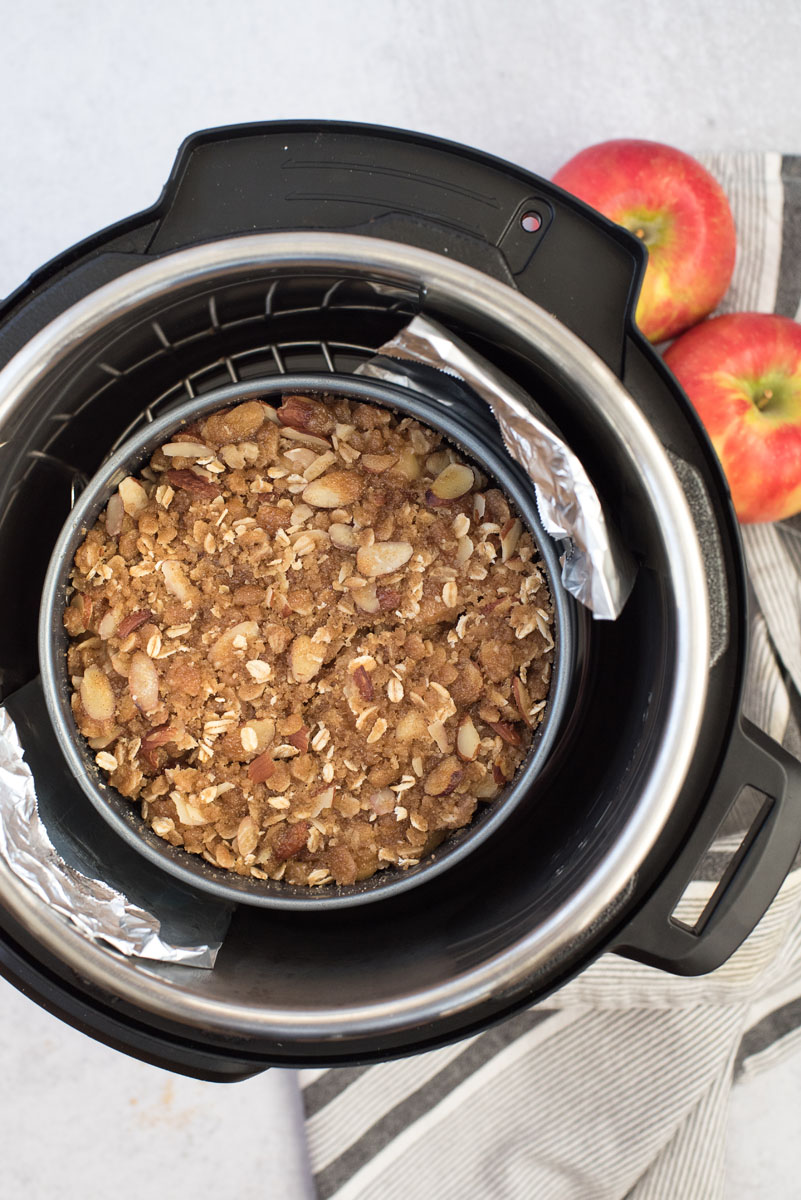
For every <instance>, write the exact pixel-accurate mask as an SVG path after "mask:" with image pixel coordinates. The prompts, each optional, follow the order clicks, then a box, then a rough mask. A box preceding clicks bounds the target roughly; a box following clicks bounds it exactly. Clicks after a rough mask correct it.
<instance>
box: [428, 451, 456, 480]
mask: <svg viewBox="0 0 801 1200" xmlns="http://www.w3.org/2000/svg"><path fill="white" fill-rule="evenodd" d="M450 463H451V456H450V455H449V454H448V451H447V450H436V451H435V452H434V453H433V454H429V456H428V458H427V459H426V470H427V471H428V473H429V475H433V476H437V475H439V474H440V473H441V472H442V471H444V470H445V468H446V467H449V466H450Z"/></svg>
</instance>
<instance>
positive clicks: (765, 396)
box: [756, 388, 773, 412]
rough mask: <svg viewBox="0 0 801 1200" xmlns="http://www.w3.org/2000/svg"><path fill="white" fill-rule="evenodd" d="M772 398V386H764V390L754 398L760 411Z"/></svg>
mask: <svg viewBox="0 0 801 1200" xmlns="http://www.w3.org/2000/svg"><path fill="white" fill-rule="evenodd" d="M772 399H773V388H765V390H764V392H762V394H761V395H760V396H757V398H756V406H757V408H758V409H759V411H760V412H762V410H763V409H764V408H765V405H766V404H767V403H768V401H770V400H772Z"/></svg>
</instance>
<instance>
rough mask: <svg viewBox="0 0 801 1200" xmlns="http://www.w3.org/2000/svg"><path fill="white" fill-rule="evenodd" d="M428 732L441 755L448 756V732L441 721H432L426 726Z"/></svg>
mask: <svg viewBox="0 0 801 1200" xmlns="http://www.w3.org/2000/svg"><path fill="white" fill-rule="evenodd" d="M428 732H429V734H430V736H431V737H432V738H433V740H434V741H435V742H436V743H437V748H438V749H439V750H441V751H442V753H443V754H448V753H449V752H450V748H451V744H450V741H449V739H448V732H447V730H446V728H445V726H444V725H443V724H442V721H432V722H431V724H430V725H429V726H428Z"/></svg>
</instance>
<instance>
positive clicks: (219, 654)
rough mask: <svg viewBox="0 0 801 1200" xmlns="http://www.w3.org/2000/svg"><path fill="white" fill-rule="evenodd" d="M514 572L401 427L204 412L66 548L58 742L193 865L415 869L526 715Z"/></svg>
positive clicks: (265, 409) (523, 571)
mask: <svg viewBox="0 0 801 1200" xmlns="http://www.w3.org/2000/svg"><path fill="white" fill-rule="evenodd" d="M537 557H538V554H537V548H536V546H535V544H534V542H533V541H532V538H531V535H530V533H529V532H528V530H527V529H526V528H525V527H524V526H523V524H522V523H521V521H520V519H519V518H518V517H517V516H516V514H515V512H514V511H513V509H512V508H511V506H510V504H509V502H508V501H507V499H506V498H505V496H504V495H503V494H502V493H501V492H500V491H499V490H498V489H497V488H495V487H493V486H492V485H491V483H490V482H489V481H488V480H487V479H486V478H485V477H484V476H482V475H481V473H480V471H479V470H478V469H477V468H475V467H474V466H472V465H470V464H469V463H468V462H466V461H465V460H464V459H463V458H462V457H461V456H460V455H459V454H458V453H457V452H456V451H455V450H454V449H452V448H451V447H450V445H449V444H448V443H447V442H446V441H445V440H444V439H443V438H442V436H441V435H440V434H438V433H437V432H436V431H435V430H433V429H431V428H428V427H426V426H424V425H421V424H420V423H419V422H417V421H415V420H412V419H410V418H404V417H400V416H398V415H396V414H393V413H392V412H390V411H389V410H388V409H384V408H380V407H377V406H373V405H368V404H362V403H356V402H353V401H350V400H346V399H341V398H336V397H327V396H325V395H321V396H319V397H312V396H307V395H302V396H300V395H290V394H286V395H284V396H283V402H282V404H281V407H280V408H278V409H274V408H272V407H270V406H269V405H267V404H265V403H262V402H260V401H255V400H254V401H249V402H247V403H244V404H240V405H238V406H237V407H235V408H231V409H228V410H225V411H220V412H215V413H213V414H211V415H210V416H207V417H205V418H202V419H200V420H198V421H197V422H196V423H195V424H193V425H191V426H189V427H187V428H185V429H182V430H181V431H180V432H178V433H176V434H174V436H173V438H172V440H171V441H169V442H167V443H166V444H165V445H163V446H161V447H160V448H159V449H158V450H156V452H155V453H154V455H153V456H152V458H151V460H150V464H149V466H148V467H147V468H145V469H144V470H142V472H141V474H140V477H139V478H138V479H135V478H132V477H129V478H127V479H125V480H123V482H122V483H121V484H120V486H119V490H118V491H117V492H116V493H115V494H114V495H113V496H112V497H111V499H110V501H109V503H108V506H107V508H106V510H105V512H104V513H103V514H102V515H101V517H100V518H99V519H98V521H97V522H96V524H95V525H94V527H93V528H92V529H91V530H90V531H89V533H88V534H87V536H86V538H85V540H84V542H83V543H82V544H81V546H80V547H79V549H78V551H77V552H76V554H75V566H74V570H73V573H72V579H71V582H72V586H73V588H74V592H73V595H72V597H71V601H70V604H69V606H68V608H67V609H66V612H65V616H64V624H65V626H66V629H67V632H68V634H69V635H70V646H69V650H68V669H69V672H70V675H71V677H72V684H73V688H74V692H73V695H72V709H73V713H74V716H75V720H76V723H77V726H78V729H79V730H80V732H81V733H82V734H83V735H84V737H86V738H87V739H88V741H89V745H90V746H91V748H92V750H93V751H94V752H95V760H96V762H97V764H98V766H99V767H100V769H101V770H102V771H103V772H104V773H105V774H106V775H107V776H108V781H109V783H110V784H111V785H112V786H113V787H115V788H116V789H117V790H118V791H119V792H121V793H122V794H123V795H124V796H128V797H130V798H131V799H132V800H133V799H136V800H138V801H139V802H140V804H141V810H142V816H143V817H144V820H145V821H146V822H147V823H148V824H149V825H150V826H151V828H152V829H153V830H154V831H155V832H156V833H157V834H158V835H159V836H161V837H163V838H165V839H166V840H167V841H168V842H170V843H171V844H172V845H173V846H181V847H183V848H184V849H186V850H187V851H189V852H191V853H193V854H202V855H203V857H204V858H205V859H206V860H207V861H208V862H209V863H211V864H213V865H214V866H217V867H220V868H223V869H225V870H229V871H235V872H236V873H237V874H239V875H251V876H255V877H256V878H257V879H268V878H269V879H273V880H279V879H283V880H285V881H287V882H288V883H291V884H301V885H311V886H316V885H321V884H328V883H332V882H335V883H337V884H351V883H354V882H355V881H357V880H362V879H366V878H368V877H369V876H371V875H372V874H373V873H374V872H376V871H378V870H381V869H383V868H385V867H388V866H393V865H394V866H397V867H400V868H404V867H410V866H414V865H416V864H417V863H418V862H419V861H420V860H421V858H423V857H424V856H425V855H427V854H429V853H430V852H431V851H432V850H433V849H434V848H435V847H436V846H437V845H438V844H439V843H440V842H441V841H442V840H443V838H444V837H446V836H447V835H448V834H449V833H450V832H452V831H453V830H455V829H459V828H460V827H462V826H464V825H466V824H468V822H469V821H470V819H471V818H472V816H473V813H474V812H475V809H476V806H477V804H478V802H479V801H485V802H486V801H491V800H492V799H493V798H494V797H495V796H496V795H497V794H498V793H499V792H500V791H501V789H502V788H503V786H504V785H505V783H506V782H508V781H509V780H510V779H511V778H512V777H513V775H514V773H515V771H516V769H517V768H518V766H519V765H520V764H521V762H522V761H523V759H524V758H525V755H526V752H527V749H528V747H529V745H530V742H531V738H532V735H533V730H534V729H535V728H536V726H537V725H538V724H539V722H540V721H541V720H542V717H543V710H544V708H545V704H546V697H547V694H548V687H549V682H550V674H551V664H552V660H553V649H554V641H553V636H552V622H553V607H552V603H551V599H550V596H549V593H548V588H547V585H546V582H545V579H544V576H543V574H542V573H541V571H540V569H539V566H538V564H537V561H536V560H537Z"/></svg>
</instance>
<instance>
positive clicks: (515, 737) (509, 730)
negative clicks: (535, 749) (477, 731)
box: [487, 721, 523, 746]
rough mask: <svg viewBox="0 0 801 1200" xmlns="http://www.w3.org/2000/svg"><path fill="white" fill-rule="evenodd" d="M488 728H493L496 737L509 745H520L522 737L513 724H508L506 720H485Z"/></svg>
mask: <svg viewBox="0 0 801 1200" xmlns="http://www.w3.org/2000/svg"><path fill="white" fill-rule="evenodd" d="M487 724H488V725H489V727H490V729H494V730H495V732H496V733H497V735H498V737H499V738H501V739H502V740H503V741H504V742H506V743H507V744H508V745H509V746H522V745H523V739H522V738H521V736H520V734H519V733H518V732H517V729H516V728H515V727H514V725H510V724H509V722H508V721H487Z"/></svg>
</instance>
